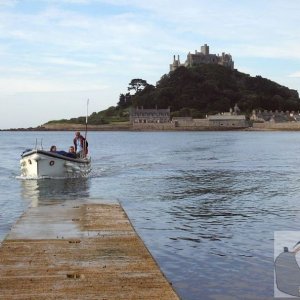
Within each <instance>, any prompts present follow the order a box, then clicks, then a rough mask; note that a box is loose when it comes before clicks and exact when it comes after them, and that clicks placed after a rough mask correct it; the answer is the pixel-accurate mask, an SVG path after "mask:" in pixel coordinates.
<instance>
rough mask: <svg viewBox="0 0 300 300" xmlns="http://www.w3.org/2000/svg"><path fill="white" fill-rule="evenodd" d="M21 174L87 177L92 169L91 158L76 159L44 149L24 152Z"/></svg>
mask: <svg viewBox="0 0 300 300" xmlns="http://www.w3.org/2000/svg"><path fill="white" fill-rule="evenodd" d="M20 166H21V176H22V177H29V178H49V177H55V178H57V177H62V178H74V177H86V176H87V175H88V174H89V173H90V171H91V159H90V158H85V159H74V158H70V157H67V156H64V155H60V154H57V153H53V152H48V151H43V150H30V151H28V152H25V153H23V154H22V158H21V160H20Z"/></svg>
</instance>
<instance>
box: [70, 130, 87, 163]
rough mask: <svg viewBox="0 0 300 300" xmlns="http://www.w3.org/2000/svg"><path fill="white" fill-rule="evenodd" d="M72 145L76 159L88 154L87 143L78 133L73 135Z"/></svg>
mask: <svg viewBox="0 0 300 300" xmlns="http://www.w3.org/2000/svg"><path fill="white" fill-rule="evenodd" d="M73 143H74V147H75V152H76V155H77V157H85V156H86V155H87V153H88V142H87V140H86V139H85V138H84V137H83V136H82V135H81V134H80V132H79V131H77V132H76V133H75V138H74V140H73Z"/></svg>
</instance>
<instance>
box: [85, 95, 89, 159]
mask: <svg viewBox="0 0 300 300" xmlns="http://www.w3.org/2000/svg"><path fill="white" fill-rule="evenodd" d="M89 102H90V99H87V102H86V118H85V135H84V138H85V140H84V143H85V147H84V148H85V152H86V150H87V147H86V136H87V125H88V116H89ZM85 155H86V153H85Z"/></svg>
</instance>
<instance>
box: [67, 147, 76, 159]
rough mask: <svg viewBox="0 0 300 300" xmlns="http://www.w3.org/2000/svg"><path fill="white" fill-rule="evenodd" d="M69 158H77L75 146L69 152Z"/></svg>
mask: <svg viewBox="0 0 300 300" xmlns="http://www.w3.org/2000/svg"><path fill="white" fill-rule="evenodd" d="M68 157H71V158H77V155H76V152H75V147H74V146H70V148H69V152H68Z"/></svg>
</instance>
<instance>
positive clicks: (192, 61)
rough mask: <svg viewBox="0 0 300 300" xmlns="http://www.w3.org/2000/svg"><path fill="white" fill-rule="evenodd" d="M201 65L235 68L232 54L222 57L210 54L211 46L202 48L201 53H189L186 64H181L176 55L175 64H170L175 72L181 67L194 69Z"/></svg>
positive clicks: (171, 69) (223, 54)
mask: <svg viewBox="0 0 300 300" xmlns="http://www.w3.org/2000/svg"><path fill="white" fill-rule="evenodd" d="M201 64H217V65H222V66H224V67H227V68H230V69H231V70H233V68H234V61H233V60H232V57H231V55H230V54H226V53H224V52H223V53H222V55H221V56H220V55H219V54H218V55H217V54H209V46H208V45H207V44H205V45H203V46H201V52H198V51H197V50H196V51H195V54H192V53H189V54H188V55H187V58H186V61H185V63H184V64H181V63H180V59H179V55H178V59H176V58H175V55H174V60H173V63H172V64H170V71H174V70H176V69H177V68H178V67H181V66H183V67H193V66H200V65H201Z"/></svg>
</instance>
